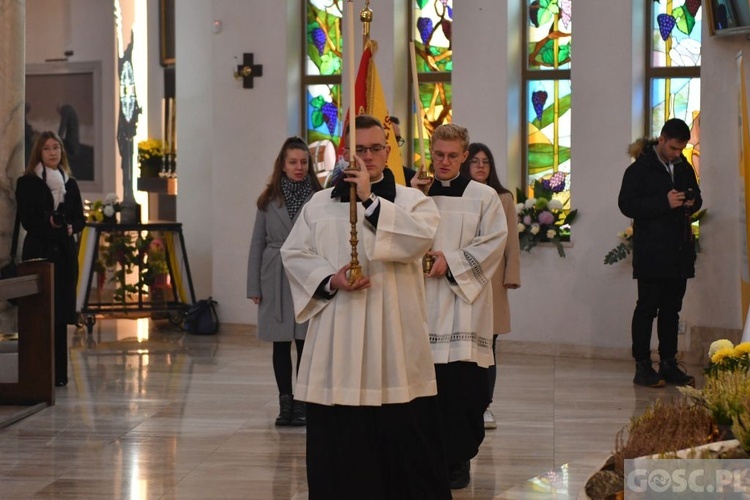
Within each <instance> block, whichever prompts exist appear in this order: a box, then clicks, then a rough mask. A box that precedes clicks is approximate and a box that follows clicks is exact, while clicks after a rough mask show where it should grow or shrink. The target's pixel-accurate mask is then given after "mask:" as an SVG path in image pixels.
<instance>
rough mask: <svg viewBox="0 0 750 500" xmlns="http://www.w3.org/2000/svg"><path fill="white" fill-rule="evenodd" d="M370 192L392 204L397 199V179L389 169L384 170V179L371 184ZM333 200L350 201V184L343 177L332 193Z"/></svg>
mask: <svg viewBox="0 0 750 500" xmlns="http://www.w3.org/2000/svg"><path fill="white" fill-rule="evenodd" d="M370 191H372V192H373V193H375V196H377V197H378V198H384V199H386V200H388V201H390V202H391V203H393V201H394V200H395V199H396V179H395V178H394V177H393V174H392V173H391V171H390V170H389V169H387V168H386V169H385V170H383V178H382V179H380V180H379V181H377V182H373V183H372V184H370ZM331 198H341V200H340V201H342V202H348V201H349V183H348V182H346V181H345V180H344V178H343V177H342V178H341V179H339V181H338V182H337V183H336V186H335V187H334V188H333V191H332V192H331Z"/></svg>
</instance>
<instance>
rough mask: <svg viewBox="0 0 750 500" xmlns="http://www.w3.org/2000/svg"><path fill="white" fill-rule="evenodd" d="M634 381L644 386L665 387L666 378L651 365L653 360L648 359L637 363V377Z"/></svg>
mask: <svg viewBox="0 0 750 500" xmlns="http://www.w3.org/2000/svg"><path fill="white" fill-rule="evenodd" d="M633 383H634V384H636V385H642V386H644V387H664V379H663V378H662V377H661V375H659V374H658V373H656V370H654V367H653V366H651V360H650V359H646V360H643V361H637V362H636V363H635V377H633Z"/></svg>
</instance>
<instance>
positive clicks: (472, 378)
mask: <svg viewBox="0 0 750 500" xmlns="http://www.w3.org/2000/svg"><path fill="white" fill-rule="evenodd" d="M435 378H436V379H437V386H438V396H437V397H438V402H439V405H440V420H441V421H442V424H443V439H444V440H445V456H446V458H447V459H448V466H449V467H452V466H455V465H458V464H460V463H463V462H467V461H468V460H470V459H472V458H473V457H474V456H476V454H477V453H478V452H479V445H480V444H482V441H484V410H486V409H487V405H488V403H489V398H488V396H487V394H488V392H489V390H488V388H487V386H488V383H487V368H481V367H480V366H478V365H477V364H476V363H471V362H467V361H455V362H453V363H447V364H439V365H435Z"/></svg>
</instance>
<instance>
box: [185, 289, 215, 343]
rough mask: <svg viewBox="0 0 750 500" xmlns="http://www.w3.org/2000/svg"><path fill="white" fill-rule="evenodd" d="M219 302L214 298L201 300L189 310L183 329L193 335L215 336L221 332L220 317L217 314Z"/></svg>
mask: <svg viewBox="0 0 750 500" xmlns="http://www.w3.org/2000/svg"><path fill="white" fill-rule="evenodd" d="M216 304H217V302H216V301H215V300H213V298H211V297H209V298H207V299H201V300H199V301H198V302H196V303H195V304H193V305H192V306H190V309H188V312H186V313H185V319H184V320H183V322H182V328H183V329H185V331H186V332H188V333H192V334H193V335H213V334H214V333H216V332H218V331H219V316H218V315H217V314H216Z"/></svg>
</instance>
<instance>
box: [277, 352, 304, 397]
mask: <svg viewBox="0 0 750 500" xmlns="http://www.w3.org/2000/svg"><path fill="white" fill-rule="evenodd" d="M294 343H295V344H296V346H297V372H299V362H300V360H301V359H302V348H303V347H304V345H305V341H304V340H297V339H295V341H294ZM272 359H273V374H274V377H276V386H277V387H278V388H279V394H289V395H292V393H293V391H292V342H291V341H289V342H274V343H273V358H272Z"/></svg>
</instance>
